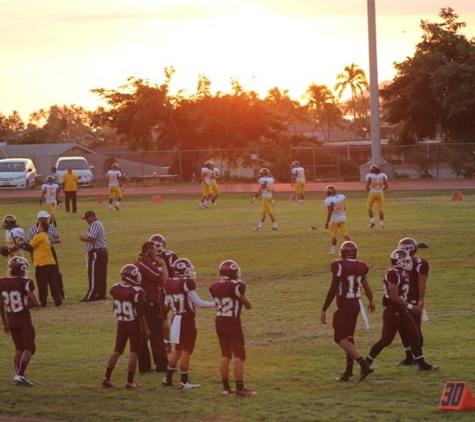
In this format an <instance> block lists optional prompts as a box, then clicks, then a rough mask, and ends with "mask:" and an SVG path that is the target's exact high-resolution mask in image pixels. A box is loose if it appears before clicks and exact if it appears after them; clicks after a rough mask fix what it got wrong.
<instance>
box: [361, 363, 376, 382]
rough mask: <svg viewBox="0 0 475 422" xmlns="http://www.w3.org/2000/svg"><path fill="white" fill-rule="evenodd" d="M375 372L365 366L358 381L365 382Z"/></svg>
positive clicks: (369, 366)
mask: <svg viewBox="0 0 475 422" xmlns="http://www.w3.org/2000/svg"><path fill="white" fill-rule="evenodd" d="M373 372H374V368H373V367H372V366H371V365H369V364H368V366H365V367H363V368H361V372H360V376H359V377H358V381H363V380H364V379H365V378H366V377H367V376H368V375H369V374H372V373H373Z"/></svg>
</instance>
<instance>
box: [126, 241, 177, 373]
mask: <svg viewBox="0 0 475 422" xmlns="http://www.w3.org/2000/svg"><path fill="white" fill-rule="evenodd" d="M134 265H135V266H136V267H137V268H138V269H139V271H140V274H141V276H142V284H141V287H142V288H143V290H144V292H145V301H144V303H143V313H144V316H145V320H146V321H147V325H148V328H149V329H150V338H149V341H150V347H151V349H152V358H153V362H154V363H155V372H166V370H167V366H168V356H167V350H166V347H165V341H166V342H167V343H169V330H168V329H167V331H164V327H167V328H168V324H166V325H165V324H164V322H165V323H166V315H165V311H164V295H163V283H164V282H165V280H166V279H167V278H168V271H167V266H166V265H165V262H164V261H163V260H162V259H161V258H157V251H156V250H155V246H154V245H153V243H152V242H145V243H144V244H143V245H142V252H141V253H140V255H139V259H138V260H137V261H135V262H134ZM165 332H166V337H165V338H164V333H165ZM138 358H139V360H138V362H139V372H140V373H147V372H152V368H151V359H150V350H149V347H148V341H146V340H145V341H143V342H142V348H141V351H140V354H139V357H138Z"/></svg>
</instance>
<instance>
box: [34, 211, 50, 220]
mask: <svg viewBox="0 0 475 422" xmlns="http://www.w3.org/2000/svg"><path fill="white" fill-rule="evenodd" d="M36 218H37V219H38V220H39V219H40V218H50V215H49V214H48V213H47V212H46V211H40V212H39V213H38V214H37V215H36Z"/></svg>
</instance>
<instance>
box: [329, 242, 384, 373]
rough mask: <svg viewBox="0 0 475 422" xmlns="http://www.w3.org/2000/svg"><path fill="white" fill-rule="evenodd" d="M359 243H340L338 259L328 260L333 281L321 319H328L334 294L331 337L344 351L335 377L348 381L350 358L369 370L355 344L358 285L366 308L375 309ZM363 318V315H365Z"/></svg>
mask: <svg viewBox="0 0 475 422" xmlns="http://www.w3.org/2000/svg"><path fill="white" fill-rule="evenodd" d="M357 256H358V247H357V246H356V243H354V242H351V241H346V242H343V244H342V245H341V247H340V259H337V260H335V261H333V262H332V263H331V264H330V270H331V273H332V281H331V285H330V289H329V290H328V293H327V297H326V299H325V303H324V304H323V307H322V312H321V316H320V320H321V321H322V323H323V324H326V323H327V315H326V312H327V309H328V307H329V306H330V304H331V303H332V301H333V299H334V298H335V297H336V304H337V309H336V311H335V312H334V314H333V330H334V336H333V340H334V341H335V343H337V344H338V345H339V346H340V347H341V348H342V349H343V350H344V351H345V353H346V369H345V371H344V372H343V374H342V375H341V376H340V377H338V378H337V381H349V380H350V379H351V378H352V377H353V361H355V360H356V362H358V364H359V365H360V367H361V374H364V373H370V372H371V371H372V369H371V367H370V365H369V364H368V363H367V362H366V361H365V360H364V359H363V358H362V357H361V355H360V354H359V352H358V350H357V349H356V346H355V329H356V322H357V320H358V314H359V313H360V310H363V311H364V305H363V303H362V300H361V288H363V290H364V292H365V295H366V297H367V298H368V300H369V304H368V311H369V312H370V313H373V312H374V311H375V309H376V307H375V305H374V301H373V292H372V290H371V288H370V286H369V283H368V280H367V275H368V271H369V267H368V264H366V262H363V261H360V260H358V259H357ZM365 319H366V318H365Z"/></svg>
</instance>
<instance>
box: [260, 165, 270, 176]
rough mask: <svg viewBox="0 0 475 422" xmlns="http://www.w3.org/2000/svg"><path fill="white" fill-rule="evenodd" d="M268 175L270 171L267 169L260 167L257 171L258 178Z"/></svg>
mask: <svg viewBox="0 0 475 422" xmlns="http://www.w3.org/2000/svg"><path fill="white" fill-rule="evenodd" d="M269 174H270V171H269V169H268V168H265V167H262V168H261V169H260V170H259V176H269Z"/></svg>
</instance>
